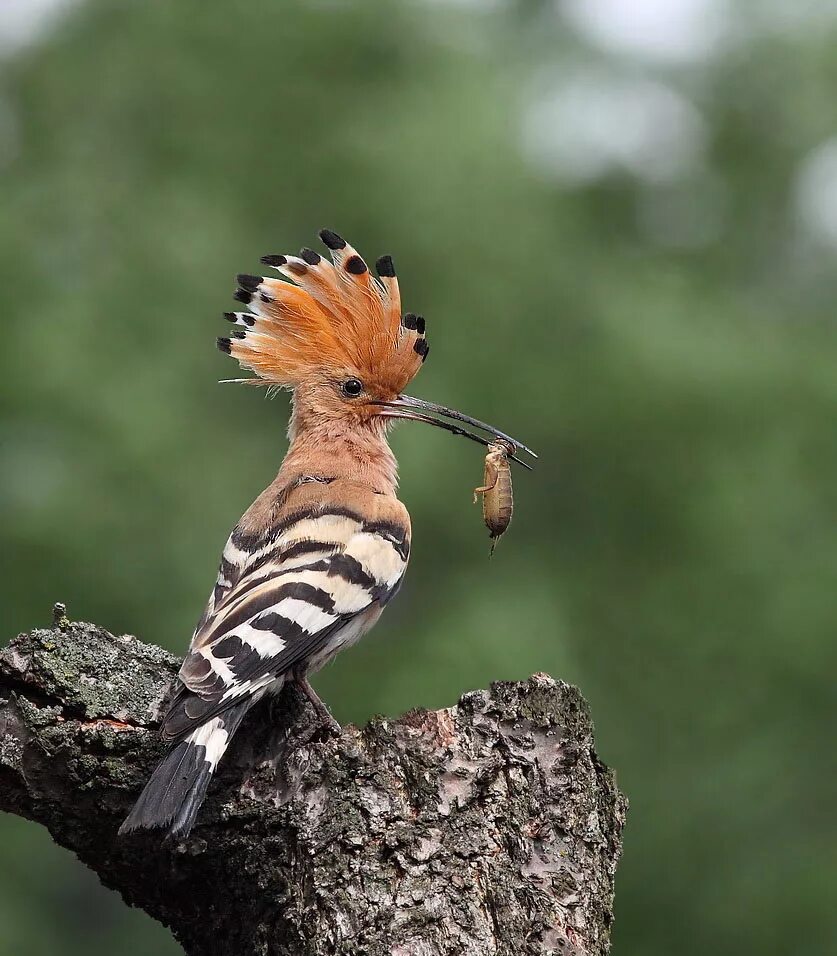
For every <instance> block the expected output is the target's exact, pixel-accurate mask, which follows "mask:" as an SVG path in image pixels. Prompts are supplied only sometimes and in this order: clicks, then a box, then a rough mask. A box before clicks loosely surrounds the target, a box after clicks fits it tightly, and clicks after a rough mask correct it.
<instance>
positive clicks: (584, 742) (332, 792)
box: [0, 613, 626, 956]
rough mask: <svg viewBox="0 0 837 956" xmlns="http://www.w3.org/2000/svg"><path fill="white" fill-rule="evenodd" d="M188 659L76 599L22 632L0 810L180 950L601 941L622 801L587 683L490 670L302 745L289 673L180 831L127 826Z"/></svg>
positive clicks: (380, 950)
mask: <svg viewBox="0 0 837 956" xmlns="http://www.w3.org/2000/svg"><path fill="white" fill-rule="evenodd" d="M178 663H179V662H178V661H177V660H176V659H175V658H174V657H172V656H171V655H170V654H168V653H167V652H165V651H163V650H161V649H160V648H158V647H153V646H151V645H148V644H143V643H142V642H140V641H138V640H137V639H135V638H133V637H128V636H124V637H114V636H113V635H111V634H109V633H108V632H107V631H105V630H103V629H102V628H100V627H97V626H95V625H91V624H82V623H70V622H69V621H67V619H66V616H65V615H63V613H60V614H57V615H56V623H55V627H53V628H52V629H50V630H34V631H31V632H29V633H27V634H23V635H21V636H19V637H18V638H17V639H15V640H14V641H13V642H12V643H11V644H10V645H9V646H8V647H7V648H6V649H5V650H3V651H2V652H0V809H2V810H6V811H9V812H11V813H17V814H19V815H21V816H23V817H26V818H28V819H30V820H34V821H36V822H38V823H42V824H43V825H44V826H46V827H47V828H48V829H49V831H50V833H51V834H52V836H53V838H54V839H55V840H56V842H57V843H59V844H60V845H61V846H65V847H68V848H69V849H71V850H72V851H73V852H74V853H76V854H77V855H78V857H79V859H80V860H81V861H82V862H83V863H85V864H86V865H87V866H89V867H91V868H92V869H93V870H94V871H95V872H96V873H97V874H98V875H99V877H100V878H101V880H102V882H103V883H104V884H105V885H106V886H108V887H111V888H113V889H116V890H118V891H119V892H120V893H121V894H122V896H123V897H124V899H125V900H126V902H128V903H129V904H131V905H132V906H139V907H141V908H142V909H144V910H145V911H146V912H147V913H149V914H151V916H153V917H154V918H155V919H158V920H160V921H161V922H163V923H164V924H165V925H166V926H168V927H170V929H171V931H172V932H173V933H174V935H175V937H176V938H177V939H178V940H179V941H180V943H181V944H182V946H183V948H184V950H185V951H186V953H187V954H189V956H256V954H258V956H325V954H329V956H333V954H345V956H349V954H352V956H364V954H368V956H454V954H457V956H463V954H465V956H470V954H473V956H483V954H484V956H489V954H491V956H522V954H539V956H540V954H549V953H551V954H562V956H568V954H584V956H598V954H605V953H607V951H608V949H609V940H610V926H611V922H612V903H613V879H614V872H615V869H616V864H617V861H618V858H619V853H620V848H621V832H622V826H623V823H624V819H625V811H626V802H625V800H624V798H623V797H622V796H621V795H620V793H619V791H618V790H617V788H616V786H615V783H614V779H613V775H612V774H611V773H610V771H608V770H607V769H606V768H605V767H604V766H603V765H602V764H601V762H600V761H599V760H598V758H597V756H596V753H595V751H594V749H593V730H592V725H591V721H590V717H589V714H588V711H587V705H586V703H585V701H584V699H583V698H582V696H581V694H580V693H579V691H578V690H577V689H576V688H574V687H571V686H569V685H567V684H564V683H561V682H560V681H555V680H553V679H552V678H550V677H548V676H546V675H544V674H536V675H535V676H533V677H531V678H530V679H529V680H528V681H523V682H519V683H510V682H509V683H507V682H498V683H495V684H493V685H492V686H491V688H490V689H489V690H478V691H473V692H471V693H467V694H465V695H464V696H463V697H462V698H461V699H460V700H459V702H458V703H457V704H456V706H454V707H449V708H446V709H444V710H438V711H426V710H413V711H410V712H409V713H406V714H404V715H403V716H402V717H399V718H398V719H397V720H390V719H387V718H380V717H379V718H375V719H373V720H371V721H370V722H369V723H368V724H367V725H366V726H365V727H362V728H357V727H352V726H349V727H347V728H345V730H344V731H343V733H342V734H341V735H340V736H339V737H337V738H329V739H327V740H317V739H316V738H315V740H314V742H311V743H308V744H306V745H304V746H300V745H299V744H293V743H292V740H293V737H294V736H295V734H291V733H290V732H289V728H296V729H297V730H298V729H299V727H300V724H304V722H305V721H306V720H307V719H310V718H309V717H308V710H307V709H306V705H305V704H304V703H303V701H302V700H301V699H300V698H299V697H298V696H297V695H296V691H295V690H294V689H293V688H287V689H286V690H285V691H284V692H283V695H282V696H281V697H280V698H278V699H277V700H276V701H275V702H274V703H273V704H268V703H262V704H260V705H258V706H257V707H255V708H254V709H253V711H252V712H251V714H250V715H248V718H247V721H246V723H245V724H244V725H243V726H242V728H241V730H240V731H239V733H238V735H237V736H236V738H235V742H234V743H233V745H232V747H231V748H230V750H229V752H228V754H227V757H226V758H225V760H224V762H223V764H222V768H221V770H220V772H219V775H218V779H217V780H216V781H215V782H214V783H213V785H212V787H211V788H210V794H209V798H208V799H207V802H206V804H205V805H204V807H203V809H202V811H201V814H200V816H199V818H198V823H197V825H196V827H195V830H194V831H193V833H192V835H191V836H190V837H189V838H188V839H186V840H184V841H182V842H179V843H176V844H174V845H171V846H166V845H163V843H162V842H161V838H160V835H159V834H154V833H151V834H146V833H144V834H141V835H134V836H131V837H129V838H121V839H120V838H118V837H117V834H116V831H117V828H118V826H119V824H120V822H121V821H122V819H123V818H124V817H125V815H126V814H127V812H128V810H129V808H130V806H131V804H132V802H133V800H134V799H135V797H136V796H137V794H138V793H139V790H140V789H141V787H142V785H143V784H144V782H145V780H146V779H147V777H148V775H149V773H150V772H151V769H152V767H153V765H154V763H155V761H156V760H157V759H158V758H159V757H160V755H161V753H162V752H163V751H162V747H161V744H160V742H159V740H158V738H157V733H156V729H157V726H158V721H159V714H160V709H161V705H162V704H163V702H164V700H165V698H166V695H167V693H168V692H169V687H170V685H171V682H172V681H173V679H174V677H175V675H176V673H177V668H178Z"/></svg>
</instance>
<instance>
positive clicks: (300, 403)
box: [218, 229, 531, 460]
mask: <svg viewBox="0 0 837 956" xmlns="http://www.w3.org/2000/svg"><path fill="white" fill-rule="evenodd" d="M320 238H321V239H322V241H323V243H324V244H325V245H326V246H327V248H328V249H329V251H330V253H331V261H329V260H327V259H325V258H323V257H322V256H320V255H319V254H318V253H316V252H314V251H313V250H312V249H303V250H302V251H301V252H300V254H299V255H298V256H282V255H276V256H263V257H262V262H263V263H264V264H265V265H269V266H271V267H273V268H274V269H276V270H278V271H279V272H280V273H281V274H282V275H283V276H284V277H285V279H288V280H290V281H282V280H280V279H270V278H262V277H260V276H250V275H240V276H238V284H239V288H238V290H237V292H236V293H235V297H236V299H237V300H238V301H239V302H242V303H243V304H245V305H246V306H247V308H248V311H247V312H228V313H226V314H225V317H226V318H227V319H229V320H230V321H231V322H233V323H235V325H236V328H235V330H234V331H233V333H232V334H231V335H230V336H229V337H226V338H219V339H218V347H219V348H220V349H221V350H222V351H224V352H227V353H229V354H230V355H232V356H233V358H235V359H237V360H238V362H239V363H240V364H241V365H242V366H243V367H244V368H246V369H249V370H250V371H252V372H254V373H255V374H256V376H257V378H255V379H244V380H237V381H245V382H250V383H253V384H265V385H269V386H270V385H272V386H276V387H280V388H289V389H292V390H293V392H294V404H295V409H296V414H297V416H298V417H300V418H302V419H303V420H306V421H318V422H326V421H327V422H332V423H334V424H335V425H336V426H337V427H340V426H346V427H352V428H365V427H368V428H373V429H381V430H382V429H383V428H384V427H385V426H386V424H387V423H388V422H390V421H393V420H398V419H410V420H413V421H422V422H426V423H428V424H431V425H436V426H438V427H440V428H445V429H447V430H448V431H451V432H454V433H455V434H459V435H463V436H465V437H467V438H471V439H473V440H474V441H478V442H480V443H482V444H484V445H487V444H488V443H489V439H486V438H484V437H483V436H482V435H479V434H476V433H475V432H474V431H472V430H471V429H469V428H465V427H464V426H465V425H469V426H472V428H475V429H477V430H479V431H485V432H487V433H488V435H490V436H491V437H492V438H502V439H505V440H507V441H510V442H512V443H513V444H514V445H515V447H516V449H520V450H522V451H525V452H529V449H527V448H526V446H525V445H522V444H521V443H520V442H517V441H515V439H512V438H510V437H509V436H508V435H505V434H504V433H503V432H500V431H498V430H497V429H495V428H494V427H493V426H491V425H487V424H485V423H484V422H480V421H478V420H477V419H473V418H470V417H469V416H466V415H463V414H461V413H460V412H457V411H455V410H454V409H450V408H445V407H444V406H441V405H434V404H433V403H431V402H425V401H422V400H421V399H416V398H411V397H410V396H407V395H404V393H403V390H404V388H406V386H407V385H408V384H409V382H410V381H412V379H413V378H414V377H415V375H416V373H417V372H418V370H419V369H420V368H421V366H422V364H423V363H424V361H425V359H426V358H427V355H428V352H429V351H430V346H429V345H428V344H427V338H426V334H425V322H424V319H423V318H422V317H421V316H419V315H414V314H413V313H410V312H408V313H405V314H404V315H402V313H401V296H400V294H399V291H398V279H397V278H396V276H395V269H394V268H393V264H392V259H391V258H390V257H389V256H382V257H381V258H380V259H378V261H377V263H376V272H377V276H372V275H371V274H370V271H369V268H368V266H367V264H366V262H365V261H364V260H363V259H362V258H361V256H360V255H359V254H358V253H357V252H356V250H355V249H353V248H352V247H351V246H350V245H349V244H348V243H347V242H346V241H345V240H344V239H342V238H341V237H340V236H338V235H337V234H336V233H334V232H332V231H331V230H329V229H323V230H322V231H321V232H320ZM443 419H452V420H453V421H455V422H459V423H461V424H457V425H455V424H452V422H451V421H446V420H443ZM529 453H530V454H531V452H529ZM516 460H517V459H516Z"/></svg>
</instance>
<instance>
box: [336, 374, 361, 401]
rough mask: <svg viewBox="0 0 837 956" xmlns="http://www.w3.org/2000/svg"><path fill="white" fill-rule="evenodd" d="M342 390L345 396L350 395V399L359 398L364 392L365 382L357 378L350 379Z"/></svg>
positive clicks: (344, 383)
mask: <svg viewBox="0 0 837 956" xmlns="http://www.w3.org/2000/svg"><path fill="white" fill-rule="evenodd" d="M341 388H342V389H343V394H344V395H348V396H349V398H357V396H358V395H360V393H361V392H362V391H363V382H361V381H360V380H359V379H356V378H349V379H347V380H346V381H345V382H343V384H342V386H341Z"/></svg>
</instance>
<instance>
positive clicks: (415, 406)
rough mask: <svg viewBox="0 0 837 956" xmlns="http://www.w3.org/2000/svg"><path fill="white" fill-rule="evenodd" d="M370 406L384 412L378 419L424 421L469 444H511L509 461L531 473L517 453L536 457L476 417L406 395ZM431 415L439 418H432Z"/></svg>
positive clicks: (522, 445)
mask: <svg viewBox="0 0 837 956" xmlns="http://www.w3.org/2000/svg"><path fill="white" fill-rule="evenodd" d="M370 404H372V405H377V406H379V407H380V408H383V409H386V410H385V411H382V412H380V413H379V415H380V417H381V418H389V419H393V420H399V419H400V420H402V421H412V422H425V423H426V424H428V425H435V426H436V427H437V428H444V429H445V430H446V431H449V432H452V433H453V434H454V435H462V437H463V438H470V439H471V441H475V442H479V444H481V445H486V446H487V445H490V444H492V442H494V441H502V442H505V443H507V444H508V445H511V446H512V447H513V449H514V452H515V453H514V454H510V455H509V458H511V460H512V461H516V462H517V463H518V464H519V465H522V466H523V467H524V468H528V469H529V470H530V471H531V470H532V466H531V465H530V464H528V463H527V462H525V461H523V459H521V458H518V457H517V454H516V452H518V451H521V452H525V453H526V454H527V455H531V457H532V458H537V457H538V456H537V455H536V454H535V453H534V452H533V451H532V449H531V448H528V447H527V446H526V445H524V444H523V442H521V441H518V440H517V439H516V438H512V437H511V435H507V434H506V433H505V432H501V431H500V430H499V429H498V428H495V427H494V426H493V425H489V424H487V423H486V422H481V421H480V420H479V419H478V418H471V416H470V415H463V414H462V412H458V411H456V409H454V408H446V407H445V406H444V405H437V404H436V403H435V402H425V401H424V399H421V398H412V397H411V396H409V395H399V396H398V398H396V399H395V400H394V401H392V402H371V403H370ZM390 409H391V411H390ZM434 415H436V416H439V417H438V418H434V417H433V416H434ZM446 418H450V419H453V421H455V422H462V423H463V424H464V425H470V426H471V427H472V428H475V429H478V430H479V431H483V432H487V433H488V435H490V436H491V437H490V438H486V437H485V436H483V435H479V434H477V433H476V432H474V431H472V430H470V429H468V428H464V427H463V426H462V425H453V424H451V422H449V421H444V420H443V419H446ZM440 419H442V420H440Z"/></svg>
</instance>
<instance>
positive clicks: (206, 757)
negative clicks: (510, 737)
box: [119, 700, 254, 839]
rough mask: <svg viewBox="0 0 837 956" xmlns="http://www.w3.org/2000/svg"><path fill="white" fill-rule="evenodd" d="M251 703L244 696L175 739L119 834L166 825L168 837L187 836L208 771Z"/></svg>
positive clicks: (211, 771) (203, 791) (205, 784)
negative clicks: (186, 734)
mask: <svg viewBox="0 0 837 956" xmlns="http://www.w3.org/2000/svg"><path fill="white" fill-rule="evenodd" d="M253 703H254V701H252V700H245V701H242V702H241V703H239V704H237V705H235V706H234V707H231V708H230V709H229V710H227V711H225V712H224V713H223V714H221V715H220V716H218V717H213V718H212V720H208V721H207V722H206V723H205V724H202V725H201V726H200V727H198V729H197V730H195V731H193V732H192V733H191V734H189V736H188V737H187V738H186V739H185V740H181V741H180V743H178V744H175V745H174V747H173V748H172V749H171V750H170V751H169V753H168V754H167V755H166V756H165V757H164V758H163V760H162V761H161V762H160V763H159V764H158V766H157V767H156V769H155V770H154V773H153V774H152V775H151V779H150V780H149V781H148V783H147V784H146V785H145V789H144V790H143V791H142V793H141V794H140V796H139V799H138V800H137V802H136V803H135V804H134V808H133V809H132V810H131V812H130V813H129V814H128V817H127V818H126V820H125V822H124V823H123V824H122V826H121V827H120V828H119V832H120V834H124V833H130V832H131V831H132V830H141V829H154V828H157V827H165V828H167V830H168V836H169V837H170V838H171V839H177V838H179V837H184V836H188V834H189V832H190V831H191V829H192V827H193V825H194V823H195V818H196V817H197V815H198V810H200V808H201V804H202V803H203V801H204V798H205V797H206V791H207V788H208V787H209V782H210V780H211V779H212V774H213V773H214V772H215V768H216V767H217V766H218V762H219V760H220V759H221V757H222V756H223V754H224V751H225V750H226V749H227V745H228V743H229V741H230V740H231V739H232V735H233V734H234V733H235V732H236V730H237V729H238V725H239V724H240V723H241V721H242V719H243V717H244V715H245V714H246V713H247V711H248V710H249V709H250V707H251V705H252V704H253Z"/></svg>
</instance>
